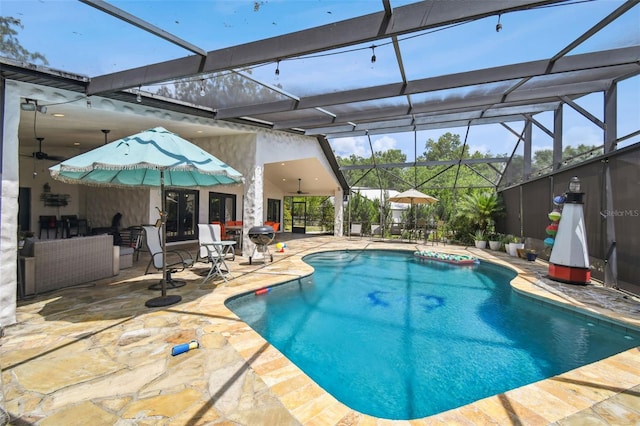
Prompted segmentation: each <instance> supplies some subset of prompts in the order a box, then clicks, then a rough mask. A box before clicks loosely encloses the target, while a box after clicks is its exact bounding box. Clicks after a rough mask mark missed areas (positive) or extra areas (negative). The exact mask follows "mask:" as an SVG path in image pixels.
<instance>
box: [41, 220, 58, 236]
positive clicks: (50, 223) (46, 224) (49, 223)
mask: <svg viewBox="0 0 640 426" xmlns="http://www.w3.org/2000/svg"><path fill="white" fill-rule="evenodd" d="M39 223H40V238H41V239H42V231H47V239H48V238H49V231H50V230H53V232H54V233H55V234H54V235H55V237H56V238H57V237H58V219H57V218H56V217H55V216H40V220H39Z"/></svg>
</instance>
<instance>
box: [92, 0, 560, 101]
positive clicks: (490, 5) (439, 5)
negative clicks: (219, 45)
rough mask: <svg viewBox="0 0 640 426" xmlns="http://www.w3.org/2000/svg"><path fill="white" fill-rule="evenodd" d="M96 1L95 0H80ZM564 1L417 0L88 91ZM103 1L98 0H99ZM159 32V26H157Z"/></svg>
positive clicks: (115, 78)
mask: <svg viewBox="0 0 640 426" xmlns="http://www.w3.org/2000/svg"><path fill="white" fill-rule="evenodd" d="M85 1H93V2H94V3H98V2H97V1H96V0H85ZM563 1H566V0H502V1H499V2H496V1H494V0H458V1H457V2H456V7H451V6H450V4H449V3H448V2H443V1H440V0H426V1H420V2H416V3H412V4H408V5H406V6H401V7H398V8H396V9H394V10H393V14H392V15H390V16H389V14H388V11H381V12H377V13H372V14H369V15H364V16H360V17H357V18H352V19H347V20H344V21H340V22H335V23H333V24H328V25H323V26H320V27H315V28H310V29H307V30H303V31H298V32H294V33H289V34H285V35H282V36H278V37H272V38H268V39H264V40H260V41H255V42H251V43H245V44H241V45H238V46H234V47H229V48H225V49H219V50H214V51H211V52H208V53H207V55H206V60H205V62H204V64H202V65H201V64H200V61H199V60H198V61H193V58H191V57H184V58H179V59H175V60H171V61H166V62H160V63H156V64H151V65H147V66H143V67H138V68H133V69H130V70H125V71H120V72H116V73H111V74H106V75H102V76H97V77H94V78H92V80H91V83H90V85H89V88H88V94H89V95H96V94H100V93H105V92H113V91H119V90H123V89H127V88H131V87H137V86H139V85H148V84H152V83H158V82H163V81H169V80H173V79H178V78H184V77H187V76H193V75H196V74H200V73H213V72H218V71H223V70H233V69H242V68H246V67H249V66H253V65H257V64H264V63H270V62H276V61H277V60H283V59H286V58H293V57H299V56H303V55H308V54H312V53H317V52H323V51H327V50H332V49H337V48H340V47H346V46H353V45H357V44H362V43H366V42H371V41H374V40H379V39H384V38H391V37H393V36H394V35H396V36H397V35H402V34H408V33H413V32H416V31H422V30H426V29H430V28H437V27H441V26H445V25H449V24H454V23H459V22H466V21H472V20H477V19H481V18H485V17H487V16H492V15H497V14H500V13H507V12H512V11H517V10H526V9H531V8H535V7H538V6H544V5H549V4H554V3H561V2H563ZM100 3H103V2H100ZM160 31H161V30H160Z"/></svg>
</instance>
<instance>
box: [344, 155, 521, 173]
mask: <svg viewBox="0 0 640 426" xmlns="http://www.w3.org/2000/svg"><path fill="white" fill-rule="evenodd" d="M508 160H509V159H508V158H507V157H496V158H467V159H463V160H439V161H418V162H415V163H414V162H411V163H387V164H376V167H379V168H381V169H397V168H404V167H414V166H418V167H425V166H426V167H428V166H455V165H458V164H485V163H506V162H507V161H508ZM371 167H372V166H371V165H370V164H357V165H352V166H342V167H340V170H363V169H370V168H371Z"/></svg>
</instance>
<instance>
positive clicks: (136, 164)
mask: <svg viewBox="0 0 640 426" xmlns="http://www.w3.org/2000/svg"><path fill="white" fill-rule="evenodd" d="M49 170H50V173H51V176H52V177H53V178H54V179H57V180H60V181H63V182H66V183H82V184H85V185H97V186H115V187H127V186H152V187H154V186H161V185H164V186H169V187H192V186H213V185H221V184H232V183H240V182H242V175H241V174H240V173H239V172H238V171H236V170H234V169H233V168H231V167H230V166H229V165H227V164H225V163H224V162H222V161H220V160H219V159H217V158H216V157H214V156H213V155H211V154H209V153H208V152H206V151H205V150H203V149H202V148H200V147H198V146H196V145H194V144H192V143H191V142H189V141H187V140H185V139H183V138H181V137H180V136H178V135H176V134H174V133H171V132H169V131H168V130H166V129H164V128H162V127H156V128H153V129H149V130H146V131H144V132H141V133H138V134H135V135H133V136H128V137H126V138H123V139H119V140H116V141H113V142H111V143H108V144H106V145H103V146H101V147H99V148H96V149H93V150H91V151H88V152H85V153H84V154H80V155H78V156H76V157H73V158H70V159H68V160H66V161H63V162H62V163H59V164H56V165H55V166H53V167H50V168H49ZM161 172H164V173H162V174H163V176H161ZM161 177H162V179H161Z"/></svg>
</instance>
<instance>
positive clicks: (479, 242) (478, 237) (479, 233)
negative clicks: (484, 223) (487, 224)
mask: <svg viewBox="0 0 640 426" xmlns="http://www.w3.org/2000/svg"><path fill="white" fill-rule="evenodd" d="M473 241H474V242H475V244H476V248H479V249H485V248H487V237H486V235H485V232H484V230H483V229H478V230H476V232H475V233H474V234H473Z"/></svg>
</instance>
